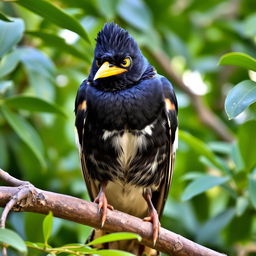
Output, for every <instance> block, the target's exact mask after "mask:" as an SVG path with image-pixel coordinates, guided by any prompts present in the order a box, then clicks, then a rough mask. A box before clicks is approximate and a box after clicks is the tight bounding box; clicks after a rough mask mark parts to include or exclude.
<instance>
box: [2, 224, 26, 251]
mask: <svg viewBox="0 0 256 256" xmlns="http://www.w3.org/2000/svg"><path fill="white" fill-rule="evenodd" d="M0 243H4V244H7V245H9V246H11V247H12V248H14V249H16V250H17V251H19V252H21V253H23V254H26V253H27V247H26V245H25V242H24V241H23V240H22V238H21V237H20V236H19V235H18V234H17V233H15V232H14V231H12V230H10V229H0Z"/></svg>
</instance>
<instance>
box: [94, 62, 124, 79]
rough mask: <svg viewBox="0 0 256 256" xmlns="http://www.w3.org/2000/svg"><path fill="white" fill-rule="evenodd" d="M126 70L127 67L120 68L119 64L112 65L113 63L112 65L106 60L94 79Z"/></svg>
mask: <svg viewBox="0 0 256 256" xmlns="http://www.w3.org/2000/svg"><path fill="white" fill-rule="evenodd" d="M126 71H127V69H125V68H119V67H117V66H112V65H111V66H110V64H109V62H107V61H106V62H104V63H103V64H102V65H101V67H100V68H99V69H98V71H97V73H96V74H95V76H94V78H93V80H96V79H98V78H103V77H108V76H114V75H118V74H121V73H124V72H126Z"/></svg>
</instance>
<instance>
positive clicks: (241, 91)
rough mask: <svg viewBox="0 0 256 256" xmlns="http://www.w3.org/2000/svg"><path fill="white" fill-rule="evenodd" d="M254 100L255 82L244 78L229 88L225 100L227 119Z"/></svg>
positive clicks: (234, 115)
mask: <svg viewBox="0 0 256 256" xmlns="http://www.w3.org/2000/svg"><path fill="white" fill-rule="evenodd" d="M254 102H256V82H253V81H251V80H245V81H242V82H241V83H239V84H237V85H236V86H235V87H234V88H232V89H231V90H230V92H229V93H228V96H227V98H226V100H225V110H226V113H227V115H228V118H229V119H233V118H234V117H236V116H238V115H239V114H240V113H241V112H243V111H244V110H245V109H246V108H247V107H249V106H250V105H251V104H252V103H254Z"/></svg>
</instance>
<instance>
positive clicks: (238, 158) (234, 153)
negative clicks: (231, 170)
mask: <svg viewBox="0 0 256 256" xmlns="http://www.w3.org/2000/svg"><path fill="white" fill-rule="evenodd" d="M231 158H232V160H233V162H234V163H235V169H236V170H237V171H241V170H242V169H244V161H243V158H242V155H241V152H240V149H239V147H238V144H237V142H234V143H232V147H231Z"/></svg>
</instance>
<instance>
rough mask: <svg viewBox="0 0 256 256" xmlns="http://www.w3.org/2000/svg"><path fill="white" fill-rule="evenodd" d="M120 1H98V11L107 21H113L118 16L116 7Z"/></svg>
mask: <svg viewBox="0 0 256 256" xmlns="http://www.w3.org/2000/svg"><path fill="white" fill-rule="evenodd" d="M118 2H119V0H108V1H105V0H96V1H95V3H96V5H97V8H98V10H99V11H100V12H101V14H102V15H103V16H104V17H105V18H106V19H107V20H113V19H114V18H115V16H116V7H117V4H118Z"/></svg>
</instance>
